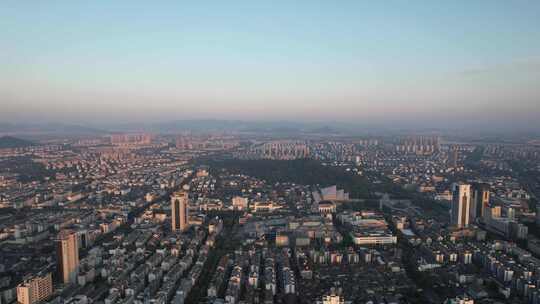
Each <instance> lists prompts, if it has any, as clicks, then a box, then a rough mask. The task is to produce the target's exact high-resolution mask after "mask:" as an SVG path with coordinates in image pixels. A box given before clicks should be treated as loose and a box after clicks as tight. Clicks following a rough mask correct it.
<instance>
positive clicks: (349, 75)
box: [0, 0, 540, 126]
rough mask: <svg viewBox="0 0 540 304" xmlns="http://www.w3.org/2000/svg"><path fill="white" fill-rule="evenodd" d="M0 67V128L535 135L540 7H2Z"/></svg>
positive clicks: (10, 0) (539, 101) (13, 3)
mask: <svg viewBox="0 0 540 304" xmlns="http://www.w3.org/2000/svg"><path fill="white" fill-rule="evenodd" d="M195 3H197V4H195ZM0 67H1V69H0V105H1V111H0V120H3V121H13V122H17V121H22V120H23V119H31V120H40V121H50V120H65V121H69V122H74V121H81V122H89V121H97V122H102V121H107V120H114V121H137V120H142V119H147V120H152V121H155V120H161V119H163V120H169V119H189V118H226V119H250V120H253V119H266V120H270V119H284V120H289V119H301V120H309V121H315V120H325V119H328V120H340V119H342V120H345V121H353V122H354V121H364V122H371V121H374V122H381V121H384V122H389V123H390V122H393V123H401V122H414V121H420V122H422V121H424V122H428V123H431V122H437V121H447V122H448V121H455V122H456V123H457V124H459V123H466V122H467V121H469V122H470V121H471V120H478V121H484V122H486V123H489V122H496V121H500V120H501V119H502V120H503V121H504V122H516V123H519V124H522V125H528V124H531V125H534V126H538V125H539V122H538V117H540V1H535V0H531V1H509V0H505V1H494V0H490V1H470V0H468V1H455V0H453V1H433V0H429V1H410V0H408V1H359V0H355V1H314V0H310V1H266V2H263V1H253V0H251V1H134V0H129V1H119V0H115V1H73V0H70V1H17V0H6V1H2V2H1V4H0Z"/></svg>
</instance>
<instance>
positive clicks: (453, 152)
mask: <svg viewBox="0 0 540 304" xmlns="http://www.w3.org/2000/svg"><path fill="white" fill-rule="evenodd" d="M458 158H459V154H458V148H457V147H456V146H452V147H451V148H450V150H449V151H448V167H450V168H454V169H456V168H457V167H458Z"/></svg>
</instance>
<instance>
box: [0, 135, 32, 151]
mask: <svg viewBox="0 0 540 304" xmlns="http://www.w3.org/2000/svg"><path fill="white" fill-rule="evenodd" d="M35 145H36V144H35V143H33V142H31V141H28V140H24V139H20V138H17V137H13V136H2V137H0V149H5V148H24V147H30V146H35Z"/></svg>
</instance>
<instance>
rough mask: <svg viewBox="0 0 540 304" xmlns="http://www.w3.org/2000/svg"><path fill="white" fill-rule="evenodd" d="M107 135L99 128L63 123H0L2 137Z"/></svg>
mask: <svg viewBox="0 0 540 304" xmlns="http://www.w3.org/2000/svg"><path fill="white" fill-rule="evenodd" d="M107 133H108V131H106V130H101V129H98V128H93V127H86V126H80V125H73V124H63V123H0V136H2V135H9V136H14V137H22V138H31V139H33V138H41V137H47V136H66V137H69V136H98V135H104V134H107Z"/></svg>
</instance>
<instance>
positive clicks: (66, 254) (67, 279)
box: [56, 230, 79, 284]
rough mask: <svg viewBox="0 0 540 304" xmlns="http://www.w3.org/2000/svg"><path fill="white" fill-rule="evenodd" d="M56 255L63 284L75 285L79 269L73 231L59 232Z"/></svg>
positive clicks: (77, 248)
mask: <svg viewBox="0 0 540 304" xmlns="http://www.w3.org/2000/svg"><path fill="white" fill-rule="evenodd" d="M56 253H57V255H58V271H59V273H60V278H61V279H62V281H63V282H64V284H69V283H75V282H76V280H77V271H78V268H79V244H78V240H77V233H76V232H75V231H72V230H62V231H60V233H59V234H58V238H57V239H56Z"/></svg>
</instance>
